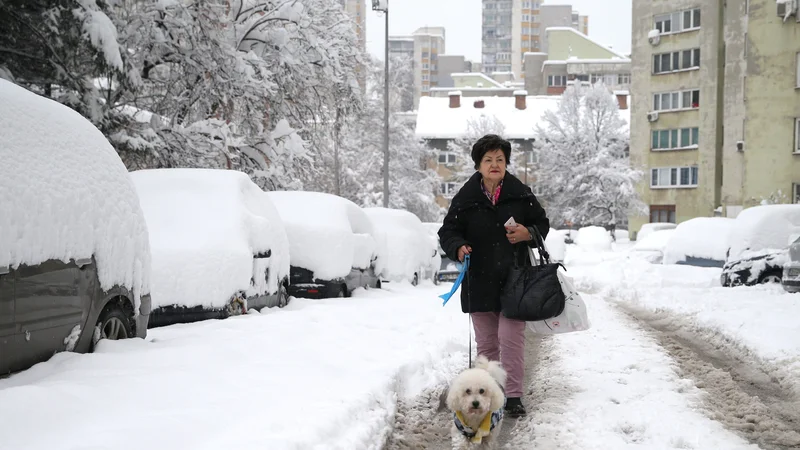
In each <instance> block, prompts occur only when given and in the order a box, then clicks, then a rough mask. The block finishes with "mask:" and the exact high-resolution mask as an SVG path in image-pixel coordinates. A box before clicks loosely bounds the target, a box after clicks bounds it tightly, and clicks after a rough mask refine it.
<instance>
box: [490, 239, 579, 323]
mask: <svg viewBox="0 0 800 450" xmlns="http://www.w3.org/2000/svg"><path fill="white" fill-rule="evenodd" d="M533 231H534V236H533V239H534V240H535V241H536V248H537V250H538V252H539V259H538V263H537V261H536V258H535V257H534V256H533V254H532V251H530V250H529V252H528V253H529V256H530V259H531V265H530V266H520V265H519V264H518V261H517V258H515V261H514V267H513V268H512V269H511V271H510V272H509V274H508V279H507V280H506V284H505V287H504V288H503V292H502V294H501V295H500V307H501V311H502V313H503V315H504V316H505V317H507V318H509V319H513V320H524V321H526V322H536V321H539V320H546V319H551V318H553V317H556V316H558V315H559V314H561V313H562V312H563V311H564V306H565V305H566V296H565V295H564V291H563V289H562V288H561V282H560V281H559V280H558V268H559V267H562V268H563V267H564V266H563V265H561V264H559V263H555V264H554V263H551V262H550V255H549V254H548V253H547V250H546V249H545V246H544V239H543V238H542V235H541V234H540V233H539V230H538V229H537V228H536V227H535V226H534V227H533ZM565 270H566V269H565Z"/></svg>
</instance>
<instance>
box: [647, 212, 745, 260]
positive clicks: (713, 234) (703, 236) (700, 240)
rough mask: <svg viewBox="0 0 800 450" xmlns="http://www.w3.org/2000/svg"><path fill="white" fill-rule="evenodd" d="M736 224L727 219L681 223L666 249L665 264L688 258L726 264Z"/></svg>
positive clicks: (707, 219)
mask: <svg viewBox="0 0 800 450" xmlns="http://www.w3.org/2000/svg"><path fill="white" fill-rule="evenodd" d="M734 223H735V220H734V219H728V218H725V217H698V218H696V219H691V220H687V221H686V222H683V223H681V224H680V225H678V227H677V228H676V229H675V230H674V232H673V233H672V236H671V237H670V239H669V241H668V242H667V245H666V247H665V249H664V264H677V263H679V262H684V261H686V258H687V257H694V258H702V259H710V260H713V261H722V262H724V261H725V256H726V254H727V252H728V235H729V234H730V232H731V230H732V229H733V225H734ZM651 237H652V235H651Z"/></svg>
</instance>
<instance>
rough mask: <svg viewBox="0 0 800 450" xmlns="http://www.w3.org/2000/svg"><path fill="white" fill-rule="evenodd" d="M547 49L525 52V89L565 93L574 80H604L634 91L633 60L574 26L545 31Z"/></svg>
mask: <svg viewBox="0 0 800 450" xmlns="http://www.w3.org/2000/svg"><path fill="white" fill-rule="evenodd" d="M545 35H546V36H547V40H548V42H549V46H548V51H547V52H531V53H526V54H525V59H524V64H523V66H524V71H525V90H526V91H528V92H529V93H530V94H531V95H561V94H562V93H563V92H564V91H565V90H566V89H567V85H568V84H569V83H571V82H574V81H581V82H587V83H592V84H594V83H597V82H598V81H602V82H603V83H604V84H605V85H606V86H607V87H608V88H609V89H610V90H612V91H617V92H618V93H620V94H621V93H622V92H623V91H624V92H625V93H627V92H628V91H630V87H631V60H630V59H629V58H627V57H626V56H625V55H623V54H621V53H618V52H615V51H614V50H612V49H610V48H608V47H606V46H605V45H603V44H601V43H600V42H597V41H595V40H594V39H591V38H590V37H589V36H586V35H585V34H583V33H580V32H578V31H576V30H575V29H573V28H570V27H553V28H547V29H546V30H545Z"/></svg>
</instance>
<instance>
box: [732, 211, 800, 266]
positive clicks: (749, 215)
mask: <svg viewBox="0 0 800 450" xmlns="http://www.w3.org/2000/svg"><path fill="white" fill-rule="evenodd" d="M797 227H800V205H767V206H756V207H753V208H747V209H745V210H744V211H742V212H741V213H739V215H738V216H737V217H736V223H735V224H734V226H733V229H732V230H731V232H730V234H729V237H728V245H729V247H730V256H729V257H728V258H729V260H735V259H740V258H741V257H742V255H743V254H744V253H745V252H748V253H751V254H752V252H759V253H763V252H768V251H772V250H782V249H785V248H787V247H788V246H789V238H790V236H791V235H792V234H794V233H796V231H795V230H796V228H797Z"/></svg>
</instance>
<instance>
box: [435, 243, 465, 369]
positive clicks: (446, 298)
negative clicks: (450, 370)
mask: <svg viewBox="0 0 800 450" xmlns="http://www.w3.org/2000/svg"><path fill="white" fill-rule="evenodd" d="M468 270H469V255H464V263H463V264H461V269H460V271H459V273H458V278H456V281H455V283H453V288H452V289H450V292H448V293H446V294H442V295H440V296H439V298H441V299H442V300H444V303H442V306H444V305H446V304H447V302H448V301H450V298H451V297H453V294H455V293H456V291H457V290H458V288H459V287H460V286H461V283H462V282H463V281H464V277H465V276H466V275H467V271H468ZM471 300H472V299H471V298H470V295H469V290H467V310H471V309H472V301H471ZM467 317H469V365H468V366H467V369H469V368H472V314H471V313H467Z"/></svg>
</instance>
